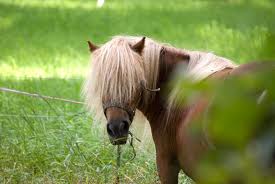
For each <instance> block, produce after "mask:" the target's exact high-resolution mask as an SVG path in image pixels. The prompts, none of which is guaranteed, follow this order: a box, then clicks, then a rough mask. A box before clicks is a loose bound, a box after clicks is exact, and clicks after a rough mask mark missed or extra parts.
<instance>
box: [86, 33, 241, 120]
mask: <svg viewBox="0 0 275 184" xmlns="http://www.w3.org/2000/svg"><path fill="white" fill-rule="evenodd" d="M141 38H142V37H130V36H116V37H114V38H113V39H111V40H110V41H109V42H107V43H106V44H104V45H102V46H101V47H100V48H99V49H97V50H96V51H94V53H93V54H92V55H93V57H92V62H91V68H90V70H89V73H88V76H87V79H86V81H85V83H84V86H83V91H82V94H83V95H84V97H85V101H86V104H87V106H88V108H89V110H90V111H91V112H96V114H97V115H102V114H103V113H102V112H103V111H102V99H103V98H108V100H109V101H111V102H112V101H113V102H115V103H121V104H125V103H129V102H132V100H133V99H134V98H136V95H137V94H140V93H141V92H142V93H143V98H142V103H143V104H144V105H145V106H146V105H147V104H149V103H150V102H151V100H152V99H153V98H154V95H155V93H150V92H148V91H146V90H144V89H143V88H142V86H141V83H144V85H146V87H148V88H151V89H155V88H157V86H156V85H157V81H158V77H159V76H158V75H159V64H160V63H159V59H160V52H161V49H162V48H163V47H166V46H165V45H164V44H160V43H158V42H156V41H154V40H152V39H150V38H146V41H145V47H144V49H143V52H142V54H141V55H139V54H138V53H136V52H135V51H133V50H132V48H131V45H134V44H135V43H137V42H138V41H140V40H141ZM169 47H170V46H169ZM170 48H171V47H170ZM182 51H183V52H186V53H187V54H189V55H190V61H189V64H188V66H187V68H186V69H185V70H184V71H181V72H184V73H185V76H188V77H189V78H190V79H192V80H194V81H200V80H203V79H205V78H207V77H208V76H209V75H211V74H213V73H215V72H217V71H221V70H223V69H225V68H234V67H236V66H237V65H235V64H234V63H233V62H232V61H230V60H228V59H225V58H222V57H218V56H216V55H214V54H212V53H205V52H198V51H188V50H182ZM182 90H183V89H179V88H178V87H175V88H174V89H172V91H171V93H170V95H169V99H168V102H167V103H168V104H167V105H168V114H170V110H171V109H172V106H173V105H174V104H175V100H176V98H177V96H178V94H180V92H181V91H182Z"/></svg>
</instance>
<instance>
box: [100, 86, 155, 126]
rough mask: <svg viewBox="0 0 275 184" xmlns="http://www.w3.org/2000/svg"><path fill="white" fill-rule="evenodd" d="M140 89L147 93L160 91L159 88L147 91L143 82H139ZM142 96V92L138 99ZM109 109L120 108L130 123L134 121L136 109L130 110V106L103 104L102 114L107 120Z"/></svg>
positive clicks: (114, 103)
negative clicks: (125, 113)
mask: <svg viewBox="0 0 275 184" xmlns="http://www.w3.org/2000/svg"><path fill="white" fill-rule="evenodd" d="M141 87H142V88H143V89H145V90H147V91H149V92H159V91H160V88H157V89H149V88H147V87H146V86H145V85H144V82H143V81H142V82H141ZM141 96H142V92H141V93H140V97H141ZM110 107H116V108H120V109H122V110H124V111H126V112H127V114H128V116H129V119H130V121H131V123H132V121H133V119H134V116H135V113H136V108H135V107H134V108H131V107H130V106H127V105H122V104H121V103H118V102H108V103H104V104H103V112H104V115H105V117H106V118H107V116H106V111H107V109H108V108H110Z"/></svg>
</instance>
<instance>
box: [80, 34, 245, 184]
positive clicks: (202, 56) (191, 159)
mask: <svg viewBox="0 0 275 184" xmlns="http://www.w3.org/2000/svg"><path fill="white" fill-rule="evenodd" d="M89 47H90V51H91V52H92V53H93V58H92V60H93V61H92V64H91V69H90V72H89V75H88V77H87V80H86V82H85V85H84V88H83V94H84V96H85V99H86V103H87V104H88V107H89V109H90V110H91V111H92V112H97V113H98V114H99V115H100V114H104V115H105V117H106V119H107V132H108V135H109V139H110V141H111V143H112V144H114V145H117V144H125V143H126V141H127V137H128V134H129V127H130V125H131V123H132V121H133V119H134V116H135V111H136V109H138V110H139V111H141V112H142V113H143V115H144V116H145V117H146V118H147V119H148V121H149V123H150V127H151V132H152V136H153V140H154V143H155V148H156V159H157V168H158V173H159V177H160V180H161V182H162V183H177V182H178V174H179V171H180V169H183V171H184V172H185V173H186V174H187V175H188V176H190V177H191V178H192V179H195V180H196V169H197V166H198V161H199V160H200V159H201V156H202V155H203V153H204V152H207V151H208V150H209V149H211V143H210V142H209V140H208V138H207V136H206V135H205V134H203V133H202V134H201V135H200V136H192V134H191V130H190V122H192V121H193V120H194V119H196V118H197V116H199V115H200V114H202V113H203V112H204V111H205V108H206V106H207V103H208V102H207V101H206V100H204V99H203V98H200V99H197V100H196V101H195V102H194V103H193V104H188V105H183V106H178V105H177V104H176V100H175V99H176V98H177V94H178V92H179V91H182V90H184V89H178V88H169V87H168V84H169V81H170V79H171V78H172V77H173V75H174V74H175V73H183V74H184V76H185V77H188V79H190V80H192V81H193V82H198V81H202V80H204V79H206V78H223V77H225V76H227V75H229V74H230V73H232V71H233V73H236V74H238V73H239V70H238V66H237V65H236V64H234V63H233V62H232V61H230V60H228V59H225V58H222V57H219V56H216V55H214V54H212V53H207V52H198V51H188V50H182V49H177V48H174V47H171V46H169V45H167V44H161V43H158V42H156V41H154V40H152V39H149V38H146V40H145V37H143V38H142V37H129V36H117V37H114V38H113V39H112V40H110V41H109V42H107V43H105V44H104V45H102V46H101V47H97V46H95V45H94V44H93V43H91V42H89ZM246 68H249V66H248V67H245V66H242V67H241V70H246Z"/></svg>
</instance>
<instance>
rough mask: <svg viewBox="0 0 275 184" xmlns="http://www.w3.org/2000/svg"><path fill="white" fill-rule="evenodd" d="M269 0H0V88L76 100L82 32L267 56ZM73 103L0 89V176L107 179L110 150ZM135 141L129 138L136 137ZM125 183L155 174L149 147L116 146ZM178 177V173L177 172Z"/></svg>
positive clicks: (273, 12) (97, 37)
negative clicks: (119, 148) (102, 1)
mask: <svg viewBox="0 0 275 184" xmlns="http://www.w3.org/2000/svg"><path fill="white" fill-rule="evenodd" d="M274 7H275V2H274V1H272V0H261V1H257V0H251V1H249V0H222V1H218V0H201V1H200V0H193V1H188V0H170V1H166V0H158V1H147V0H131V1H127V0H120V1H119V0H112V1H111V0H110V1H109V0H107V1H106V2H105V4H104V6H103V7H102V8H96V1H88V0H87V1H86V0H79V1H73V0H58V1H56V0H48V1H37V0H28V1H27V0H0V87H8V88H14V89H18V90H23V91H28V92H35V93H40V94H44V95H50V96H59V97H64V98H69V99H75V100H79V101H82V98H81V96H80V91H81V85H82V82H83V80H84V78H85V73H86V72H87V70H88V67H87V66H88V63H89V57H90V55H89V52H88V47H87V44H86V41H87V40H91V41H93V42H94V43H96V44H99V45H100V44H102V43H104V42H105V41H107V40H109V39H110V38H111V36H114V35H145V36H148V37H152V38H154V39H156V40H159V41H161V42H166V43H169V44H171V45H173V46H176V47H181V48H186V49H191V50H205V51H212V52H214V53H215V54H217V55H221V56H224V57H227V58H229V59H231V60H233V61H235V62H236V63H244V62H249V61H252V60H269V59H273V60H274V59H275V49H274V41H275V21H274V20H275V9H274ZM98 124H100V123H99V122H97V121H95V120H93V118H92V117H91V116H90V115H89V114H88V113H87V112H86V110H85V108H83V107H82V106H80V105H75V104H67V103H63V102H55V101H44V100H38V99H34V98H30V97H24V96H18V95H14V94H8V93H2V92H0V147H1V148H0V162H1V165H0V182H1V183H41V182H43V183H78V182H79V183H113V181H114V179H115V177H116V170H115V160H116V154H115V148H114V147H113V146H112V145H110V144H109V142H108V139H106V134H105V132H104V129H102V128H99V126H98ZM135 143H136V144H137V145H138V144H139V143H138V142H135ZM123 153H124V155H123V160H122V168H121V170H120V171H121V177H122V179H123V181H124V182H125V183H154V182H156V181H158V178H157V174H156V166H155V161H154V158H155V155H154V149H152V148H151V147H150V148H148V149H144V148H143V149H138V150H137V156H136V158H135V159H134V160H133V161H130V162H127V160H128V159H129V158H131V154H132V152H131V148H130V147H129V146H125V148H123ZM181 180H182V182H183V181H184V180H185V177H182V178H181Z"/></svg>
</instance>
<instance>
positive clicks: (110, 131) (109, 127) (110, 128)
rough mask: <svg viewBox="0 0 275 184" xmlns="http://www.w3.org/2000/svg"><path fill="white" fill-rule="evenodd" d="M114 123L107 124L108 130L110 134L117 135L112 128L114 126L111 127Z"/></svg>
mask: <svg viewBox="0 0 275 184" xmlns="http://www.w3.org/2000/svg"><path fill="white" fill-rule="evenodd" d="M111 126H112V125H111V124H107V132H108V134H109V135H110V136H112V137H113V136H115V133H114V131H113V130H112V127H111Z"/></svg>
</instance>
